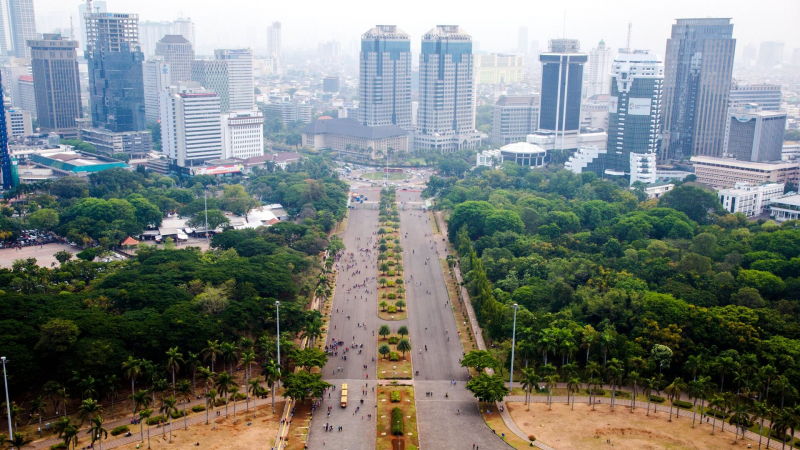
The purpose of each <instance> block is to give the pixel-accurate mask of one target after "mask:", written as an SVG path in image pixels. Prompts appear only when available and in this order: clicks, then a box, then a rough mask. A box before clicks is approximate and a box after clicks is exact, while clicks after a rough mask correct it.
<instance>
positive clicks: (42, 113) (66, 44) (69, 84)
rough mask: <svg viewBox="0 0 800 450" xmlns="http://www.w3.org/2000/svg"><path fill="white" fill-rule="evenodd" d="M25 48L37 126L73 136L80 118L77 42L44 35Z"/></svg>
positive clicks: (81, 111) (53, 35) (58, 36)
mask: <svg viewBox="0 0 800 450" xmlns="http://www.w3.org/2000/svg"><path fill="white" fill-rule="evenodd" d="M28 46H29V47H30V51H31V66H32V72H33V88H34V91H35V93H36V94H35V98H36V113H37V114H36V115H37V117H38V120H39V126H40V127H41V128H42V131H45V132H53V133H58V134H60V135H62V136H66V137H76V136H77V134H78V129H77V126H76V124H75V119H76V118H80V117H83V107H82V106H81V87H80V73H79V71H78V51H77V48H78V41H73V40H69V39H65V38H62V37H61V35H59V34H45V35H44V36H42V39H34V40H30V41H28Z"/></svg>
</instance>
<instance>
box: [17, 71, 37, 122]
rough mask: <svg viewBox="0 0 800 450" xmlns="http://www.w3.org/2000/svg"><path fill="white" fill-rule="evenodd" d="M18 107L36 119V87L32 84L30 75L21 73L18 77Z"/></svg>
mask: <svg viewBox="0 0 800 450" xmlns="http://www.w3.org/2000/svg"><path fill="white" fill-rule="evenodd" d="M19 107H20V108H21V109H24V110H25V111H28V112H29V113H31V116H32V117H33V118H34V119H36V120H38V115H37V114H36V88H35V86H34V85H33V76H32V75H21V76H20V77H19Z"/></svg>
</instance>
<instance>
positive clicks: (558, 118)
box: [539, 39, 587, 148]
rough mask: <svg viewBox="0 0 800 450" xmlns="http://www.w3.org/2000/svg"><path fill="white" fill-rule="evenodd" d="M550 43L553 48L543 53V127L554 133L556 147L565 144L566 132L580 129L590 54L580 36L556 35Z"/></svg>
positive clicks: (541, 117)
mask: <svg viewBox="0 0 800 450" xmlns="http://www.w3.org/2000/svg"><path fill="white" fill-rule="evenodd" d="M549 47H550V48H549V51H547V52H545V53H542V54H540V55H539V61H541V62H542V91H541V97H542V98H541V106H540V107H539V130H540V131H546V132H551V133H554V134H555V137H556V148H563V144H564V136H565V135H566V134H567V133H569V134H577V133H578V131H579V129H580V121H581V88H582V86H581V85H582V83H583V65H584V64H586V61H587V56H586V54H585V53H581V52H580V42H578V40H577V39H553V40H551V41H550V45H549ZM559 134H560V135H561V138H560V139H559V137H558V136H559Z"/></svg>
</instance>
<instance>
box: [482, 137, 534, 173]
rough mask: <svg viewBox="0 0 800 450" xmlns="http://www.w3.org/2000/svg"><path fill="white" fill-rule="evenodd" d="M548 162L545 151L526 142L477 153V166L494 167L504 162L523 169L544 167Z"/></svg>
mask: <svg viewBox="0 0 800 450" xmlns="http://www.w3.org/2000/svg"><path fill="white" fill-rule="evenodd" d="M549 160H550V155H549V154H548V152H547V150H545V149H544V148H542V147H541V146H539V145H536V144H530V143H528V142H515V143H513V144H508V145H504V146H503V147H500V148H499V149H495V150H484V151H482V152H479V153H478V156H477V159H476V165H477V166H486V167H495V166H496V165H500V164H502V163H504V162H509V161H510V162H514V163H517V164H518V165H520V166H523V167H544V166H546V165H547V163H548V162H549Z"/></svg>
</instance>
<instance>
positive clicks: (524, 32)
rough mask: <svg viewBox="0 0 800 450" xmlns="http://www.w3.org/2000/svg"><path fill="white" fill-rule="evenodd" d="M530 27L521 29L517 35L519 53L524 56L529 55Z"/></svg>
mask: <svg viewBox="0 0 800 450" xmlns="http://www.w3.org/2000/svg"><path fill="white" fill-rule="evenodd" d="M528 45H529V43H528V27H519V32H518V34H517V53H519V54H520V55H522V56H525V55H527V54H528Z"/></svg>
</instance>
